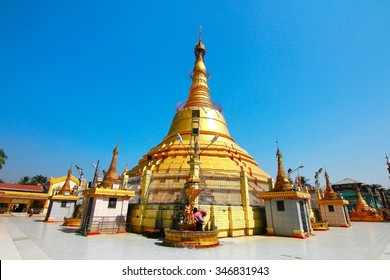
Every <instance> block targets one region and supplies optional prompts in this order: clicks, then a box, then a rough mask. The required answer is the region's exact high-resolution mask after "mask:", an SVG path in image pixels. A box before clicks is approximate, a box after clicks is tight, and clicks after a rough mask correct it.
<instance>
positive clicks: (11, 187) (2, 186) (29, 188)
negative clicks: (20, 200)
mask: <svg viewBox="0 0 390 280" xmlns="http://www.w3.org/2000/svg"><path fill="white" fill-rule="evenodd" d="M0 190H6V191H25V192H41V193H43V192H45V189H44V188H43V186H34V185H20V184H8V183H0Z"/></svg>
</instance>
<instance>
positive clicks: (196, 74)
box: [184, 27, 214, 108]
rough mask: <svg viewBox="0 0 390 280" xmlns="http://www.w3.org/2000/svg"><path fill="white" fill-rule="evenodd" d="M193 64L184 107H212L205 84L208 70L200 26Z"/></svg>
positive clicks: (208, 90)
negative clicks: (188, 93)
mask: <svg viewBox="0 0 390 280" xmlns="http://www.w3.org/2000/svg"><path fill="white" fill-rule="evenodd" d="M194 54H195V65H194V68H193V70H192V73H191V76H192V85H191V87H190V95H189V97H188V99H187V102H186V104H185V105H184V108H188V107H194V106H196V107H199V106H202V107H211V108H214V105H213V102H212V101H211V98H210V89H209V87H208V85H207V79H208V72H207V69H206V65H205V63H204V57H205V55H206V47H205V46H204V44H203V42H202V27H200V31H199V39H198V42H197V43H196V45H195V48H194Z"/></svg>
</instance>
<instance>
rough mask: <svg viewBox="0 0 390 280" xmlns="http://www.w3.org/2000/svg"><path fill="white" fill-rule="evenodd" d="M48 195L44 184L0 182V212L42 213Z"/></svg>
mask: <svg viewBox="0 0 390 280" xmlns="http://www.w3.org/2000/svg"><path fill="white" fill-rule="evenodd" d="M47 197H48V194H47V189H46V188H45V187H44V186H40V185H39V186H34V185H21V184H8V183H0V213H1V214H4V213H13V212H14V213H27V211H28V210H29V209H30V208H34V209H35V211H34V212H35V213H42V212H43V209H44V206H45V203H46V201H47Z"/></svg>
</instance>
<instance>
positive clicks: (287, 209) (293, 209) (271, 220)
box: [258, 147, 314, 238]
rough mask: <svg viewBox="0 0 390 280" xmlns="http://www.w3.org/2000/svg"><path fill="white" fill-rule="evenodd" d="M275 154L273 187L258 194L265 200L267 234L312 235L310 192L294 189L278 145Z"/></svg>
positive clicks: (297, 236)
mask: <svg viewBox="0 0 390 280" xmlns="http://www.w3.org/2000/svg"><path fill="white" fill-rule="evenodd" d="M276 156H277V158H278V173H277V175H276V182H275V187H274V188H273V189H272V190H270V191H266V192H260V193H259V194H258V195H259V197H260V198H262V199H264V201H265V213H266V216H267V235H279V236H289V237H295V238H307V237H310V236H314V233H313V229H312V226H311V221H310V209H309V205H308V203H309V202H308V201H309V200H310V194H309V193H307V192H304V191H299V190H295V189H294V186H293V184H292V183H291V182H290V180H289V179H288V177H287V175H286V172H285V171H284V166H283V162H282V153H281V152H280V150H279V147H278V149H277V152H276Z"/></svg>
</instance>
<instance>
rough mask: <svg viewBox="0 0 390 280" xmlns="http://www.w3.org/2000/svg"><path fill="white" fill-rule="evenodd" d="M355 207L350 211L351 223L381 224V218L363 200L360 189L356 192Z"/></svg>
mask: <svg viewBox="0 0 390 280" xmlns="http://www.w3.org/2000/svg"><path fill="white" fill-rule="evenodd" d="M356 195H357V201H356V206H355V207H354V208H353V209H352V211H351V215H350V216H351V221H357V222H382V221H383V218H382V217H381V216H380V215H379V214H378V212H377V211H376V210H375V209H374V208H372V207H371V206H370V205H368V204H367V202H366V201H365V200H364V198H363V196H362V194H361V193H360V189H359V188H358V189H357V192H356Z"/></svg>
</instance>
